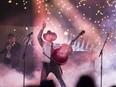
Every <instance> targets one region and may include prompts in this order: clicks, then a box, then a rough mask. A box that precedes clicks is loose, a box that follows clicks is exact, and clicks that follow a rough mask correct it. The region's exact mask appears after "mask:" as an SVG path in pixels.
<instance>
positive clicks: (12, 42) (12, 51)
mask: <svg viewBox="0 0 116 87" xmlns="http://www.w3.org/2000/svg"><path fill="white" fill-rule="evenodd" d="M7 39H8V41H7V43H6V44H5V45H4V47H3V48H2V49H0V54H4V61H3V62H4V64H5V65H6V66H8V67H12V68H16V67H17V66H18V63H19V59H18V57H17V56H18V51H19V48H20V44H19V43H18V42H16V39H15V36H14V34H12V33H9V34H8V36H7Z"/></svg>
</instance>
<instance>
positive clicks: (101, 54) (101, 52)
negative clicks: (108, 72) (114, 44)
mask: <svg viewBox="0 0 116 87" xmlns="http://www.w3.org/2000/svg"><path fill="white" fill-rule="evenodd" d="M108 37H109V34H108V35H107V37H106V40H105V42H104V44H103V47H102V49H101V51H100V54H99V57H100V56H101V83H100V87H102V69H103V49H104V47H105V44H106V43H107V40H108Z"/></svg>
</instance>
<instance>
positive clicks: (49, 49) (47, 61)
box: [42, 42, 60, 63]
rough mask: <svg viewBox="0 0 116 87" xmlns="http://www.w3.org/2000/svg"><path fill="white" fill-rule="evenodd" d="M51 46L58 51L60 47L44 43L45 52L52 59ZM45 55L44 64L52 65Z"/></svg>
mask: <svg viewBox="0 0 116 87" xmlns="http://www.w3.org/2000/svg"><path fill="white" fill-rule="evenodd" d="M51 45H53V49H57V48H59V47H60V45H59V44H56V43H55V44H50V43H47V42H44V43H43V52H44V53H45V54H46V55H47V56H48V57H49V58H51ZM46 55H44V54H43V59H42V62H46V63H50V59H49V58H48V57H47V56H46Z"/></svg>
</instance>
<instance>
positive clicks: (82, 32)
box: [70, 30, 85, 45]
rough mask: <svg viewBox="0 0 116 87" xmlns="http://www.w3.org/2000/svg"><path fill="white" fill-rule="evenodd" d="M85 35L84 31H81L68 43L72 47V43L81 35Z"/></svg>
mask: <svg viewBox="0 0 116 87" xmlns="http://www.w3.org/2000/svg"><path fill="white" fill-rule="evenodd" d="M84 33H85V31H84V30H82V31H81V32H80V33H79V35H78V36H76V37H75V38H74V39H73V40H72V41H71V43H70V45H73V44H74V42H75V41H76V40H77V39H78V38H79V37H80V36H81V35H82V34H84Z"/></svg>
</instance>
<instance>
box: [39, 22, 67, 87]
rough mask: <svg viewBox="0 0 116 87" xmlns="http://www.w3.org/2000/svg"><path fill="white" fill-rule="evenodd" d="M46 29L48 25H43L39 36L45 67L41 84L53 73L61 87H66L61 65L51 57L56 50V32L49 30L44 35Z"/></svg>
mask: <svg viewBox="0 0 116 87" xmlns="http://www.w3.org/2000/svg"><path fill="white" fill-rule="evenodd" d="M45 27H46V23H43V27H42V29H41V30H40V32H39V34H38V41H39V44H40V45H41V47H42V48H43V58H42V63H43V67H42V71H41V82H42V81H44V80H46V79H47V76H48V74H49V73H50V72H52V73H53V74H54V75H55V76H56V78H57V79H58V81H59V83H60V85H61V87H66V85H65V83H64V81H63V79H62V70H61V68H60V65H59V64H57V63H56V62H55V61H53V60H52V57H51V53H52V51H53V50H54V43H53V41H55V40H56V39H57V35H56V33H55V32H51V31H50V30H48V31H47V32H46V33H44V34H43V31H44V29H45ZM42 35H43V39H42ZM41 82H40V83H41Z"/></svg>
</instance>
